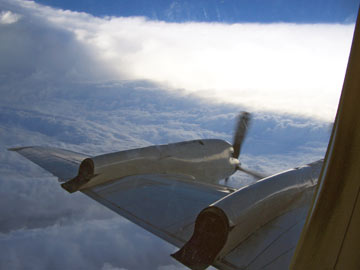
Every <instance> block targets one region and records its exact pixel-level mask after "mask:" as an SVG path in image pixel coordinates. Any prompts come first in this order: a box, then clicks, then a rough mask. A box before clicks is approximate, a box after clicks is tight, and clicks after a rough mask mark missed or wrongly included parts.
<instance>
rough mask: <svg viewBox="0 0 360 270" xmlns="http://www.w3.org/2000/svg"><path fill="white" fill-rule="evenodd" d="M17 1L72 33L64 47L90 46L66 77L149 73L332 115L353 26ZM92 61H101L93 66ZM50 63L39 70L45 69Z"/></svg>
mask: <svg viewBox="0 0 360 270" xmlns="http://www.w3.org/2000/svg"><path fill="white" fill-rule="evenodd" d="M15 3H16V4H14V5H13V9H15V10H16V12H21V13H23V14H24V17H25V14H26V16H28V17H31V18H32V19H34V18H35V19H36V20H38V21H41V22H46V25H47V27H48V28H49V29H52V30H55V31H57V32H58V31H60V32H62V33H63V35H67V36H68V37H69V40H67V39H65V40H67V43H66V44H67V46H65V49H68V48H69V47H70V46H72V47H71V48H70V49H73V48H74V47H76V51H77V52H80V51H83V52H85V54H84V53H83V54H84V57H82V58H81V59H82V60H84V59H88V61H87V62H89V63H87V64H86V65H82V66H79V65H77V64H78V63H76V64H75V65H72V66H73V68H72V69H70V70H68V71H67V75H68V76H69V75H74V76H76V75H77V73H79V72H80V73H81V71H84V70H85V71H87V72H90V74H91V75H90V76H88V77H87V78H88V79H90V78H93V76H96V78H98V79H99V78H102V79H103V80H107V79H109V78H112V79H115V80H119V79H123V80H150V81H154V82H156V83H157V84H160V85H162V86H163V87H164V88H167V89H170V90H171V91H179V89H182V91H184V92H185V93H191V94H196V95H198V96H200V97H202V98H205V99H206V100H208V101H210V102H218V101H221V102H228V103H233V104H241V105H243V106H247V107H248V108H249V109H250V110H252V111H264V110H265V111H275V112H281V113H284V112H286V113H293V114H298V115H305V116H312V117H317V118H320V119H323V120H324V119H325V120H332V119H333V117H334V114H335V108H336V105H337V102H338V98H339V94H340V90H341V88H342V82H343V78H344V74H345V69H346V63H347V57H348V53H349V49H350V42H351V37H352V33H353V27H354V25H353V24H349V25H346V24H344V25H340V24H315V25H310V24H285V23H277V24H221V23H166V22H161V21H149V20H147V19H146V18H142V17H127V18H126V17H104V18H99V17H93V16H91V15H89V14H86V13H79V12H72V11H64V10H58V9H54V8H50V7H46V6H42V5H39V4H36V3H34V2H31V1H25V2H24V1H20V0H17V1H15ZM61 38H62V39H64V37H61ZM59 42H60V44H61V43H63V42H64V40H59ZM49 45H51V46H53V44H49ZM60 48H61V47H59V51H62V49H61V50H60ZM80 48H81V49H80ZM45 52H46V50H45ZM50 53H51V54H52V55H54V53H53V52H51V51H50ZM60 55H61V54H60ZM61 56H62V55H61ZM61 56H60V57H59V58H56V63H57V65H60V67H61V66H62V63H63V62H64V61H70V62H71V61H72V62H73V59H72V58H70V59H68V58H65V60H63V59H62V58H61ZM88 56H89V57H88ZM40 58H41V57H40ZM76 59H78V58H77V57H76ZM80 63H85V62H84V61H80ZM67 64H68V63H64V66H70V65H67ZM94 65H95V67H97V68H96V69H95V70H91V68H90V67H92V69H94ZM44 70H47V69H43V70H41V71H39V72H37V73H33V76H45V75H44V72H45V71H44ZM96 71H97V72H96ZM85 73H86V72H85ZM45 74H46V72H45ZM95 74H96V75H95ZM82 78H83V79H84V78H86V75H84V76H82Z"/></svg>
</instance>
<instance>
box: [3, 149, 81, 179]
mask: <svg viewBox="0 0 360 270" xmlns="http://www.w3.org/2000/svg"><path fill="white" fill-rule="evenodd" d="M9 150H10V151H15V152H17V153H19V154H20V155H22V156H24V157H26V158H27V159H29V160H31V161H32V162H34V163H35V164H37V165H39V166H40V167H42V168H43V169H45V170H47V171H49V172H51V173H52V174H53V175H55V176H57V177H59V180H61V181H66V180H68V179H71V178H73V177H75V176H76V175H77V173H78V169H79V165H80V163H81V162H82V161H83V160H84V159H85V158H87V157H88V156H87V155H84V154H81V153H76V152H72V151H68V150H64V149H60V148H55V147H44V146H28V147H18V148H10V149H9Z"/></svg>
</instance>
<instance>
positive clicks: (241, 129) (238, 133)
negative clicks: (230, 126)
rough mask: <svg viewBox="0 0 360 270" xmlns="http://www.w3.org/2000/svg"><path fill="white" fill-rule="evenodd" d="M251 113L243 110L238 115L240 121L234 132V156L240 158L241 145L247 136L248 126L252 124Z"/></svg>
mask: <svg viewBox="0 0 360 270" xmlns="http://www.w3.org/2000/svg"><path fill="white" fill-rule="evenodd" d="M250 120H251V117H250V113H248V112H241V114H240V115H239V117H238V121H237V123H236V129H235V134H234V140H233V148H234V153H233V158H237V159H238V158H239V156H240V151H241V146H242V144H243V142H244V139H245V137H246V134H247V131H248V128H249V126H250Z"/></svg>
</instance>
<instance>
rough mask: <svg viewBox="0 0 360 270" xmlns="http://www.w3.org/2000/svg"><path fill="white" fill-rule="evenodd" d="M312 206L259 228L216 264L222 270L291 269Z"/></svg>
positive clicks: (297, 210)
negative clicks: (291, 262) (309, 208)
mask: <svg viewBox="0 0 360 270" xmlns="http://www.w3.org/2000/svg"><path fill="white" fill-rule="evenodd" d="M307 212H308V206H304V207H298V208H295V209H293V210H292V211H289V212H287V213H285V214H283V215H281V216H279V217H278V218H276V219H275V220H273V221H271V222H269V223H268V224H266V225H265V226H263V227H261V228H259V229H258V230H257V231H256V232H255V233H253V234H252V235H251V236H249V237H248V238H247V239H246V240H245V241H243V242H242V243H241V244H240V245H239V246H237V247H236V248H235V249H234V250H233V251H231V252H230V253H229V254H227V255H226V256H225V257H224V258H222V259H221V260H220V261H218V262H216V263H215V266H216V267H218V268H219V269H229V270H230V269H231V270H235V269H243V270H245V269H246V270H255V269H256V270H260V269H262V270H265V269H266V270H278V269H288V267H289V265H290V261H291V258H292V256H293V254H294V251H295V247H296V244H297V242H298V239H299V236H300V234H301V230H302V228H303V225H304V223H305V220H306V215H307Z"/></svg>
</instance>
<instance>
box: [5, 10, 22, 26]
mask: <svg viewBox="0 0 360 270" xmlns="http://www.w3.org/2000/svg"><path fill="white" fill-rule="evenodd" d="M20 18H21V15H19V14H16V13H13V12H11V11H2V12H0V24H12V23H16V22H17V21H18V20H20Z"/></svg>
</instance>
